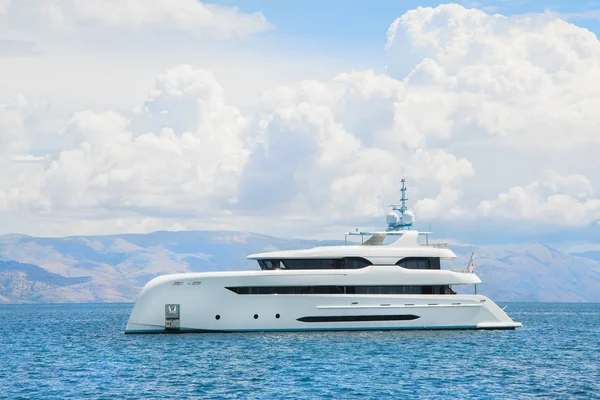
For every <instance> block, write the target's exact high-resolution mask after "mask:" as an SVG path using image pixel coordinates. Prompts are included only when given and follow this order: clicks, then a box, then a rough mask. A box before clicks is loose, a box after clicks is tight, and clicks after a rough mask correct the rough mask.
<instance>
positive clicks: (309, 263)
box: [258, 257, 372, 269]
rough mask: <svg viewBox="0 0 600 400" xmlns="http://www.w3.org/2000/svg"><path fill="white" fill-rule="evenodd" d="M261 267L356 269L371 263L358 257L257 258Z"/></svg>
mask: <svg viewBox="0 0 600 400" xmlns="http://www.w3.org/2000/svg"><path fill="white" fill-rule="evenodd" d="M258 264H259V265H260V268H261V269H277V268H280V269H357V268H364V267H367V266H369V265H372V263H371V262H370V261H367V260H365V259H364V258H359V257H347V258H339V259H286V260H259V261H258Z"/></svg>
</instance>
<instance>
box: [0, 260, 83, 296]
mask: <svg viewBox="0 0 600 400" xmlns="http://www.w3.org/2000/svg"><path fill="white" fill-rule="evenodd" d="M91 279H92V277H91V276H82V277H77V278H67V277H65V276H62V275H59V274H54V273H52V272H48V271H46V270H45V269H43V268H40V267H38V266H37V265H32V264H23V263H20V262H17V261H0V296H2V299H3V300H4V302H7V301H9V300H10V301H11V302H31V301H36V300H39V295H40V294H41V293H47V292H50V291H52V290H55V289H56V288H61V287H65V286H70V287H72V289H74V288H76V287H77V285H80V284H82V283H86V282H89V281H90V280H91Z"/></svg>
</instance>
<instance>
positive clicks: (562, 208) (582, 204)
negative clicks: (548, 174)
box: [478, 174, 600, 226]
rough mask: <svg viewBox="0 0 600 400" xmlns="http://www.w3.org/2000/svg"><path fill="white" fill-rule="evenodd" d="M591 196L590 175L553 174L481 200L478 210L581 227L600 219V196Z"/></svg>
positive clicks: (522, 219) (497, 215)
mask: <svg viewBox="0 0 600 400" xmlns="http://www.w3.org/2000/svg"><path fill="white" fill-rule="evenodd" d="M592 195H593V188H592V187H591V184H590V180H589V179H588V178H587V177H585V176H583V175H580V174H573V175H569V176H560V175H557V174H553V176H552V179H551V180H549V181H545V182H533V183H530V184H529V185H527V186H524V187H523V186H515V187H512V188H510V189H509V191H508V192H506V193H501V194H499V195H498V197H497V198H496V199H494V200H486V201H482V202H481V203H480V204H479V207H478V210H479V212H480V213H481V214H483V215H484V216H488V217H489V216H493V217H499V218H507V219H512V220H521V221H537V222H541V223H544V224H550V225H571V226H581V225H587V224H589V223H590V222H593V221H596V220H598V219H600V199H598V198H594V197H592Z"/></svg>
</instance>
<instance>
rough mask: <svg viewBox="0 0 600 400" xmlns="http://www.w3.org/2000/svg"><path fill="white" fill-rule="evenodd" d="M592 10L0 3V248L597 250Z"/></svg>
mask: <svg viewBox="0 0 600 400" xmlns="http://www.w3.org/2000/svg"><path fill="white" fill-rule="evenodd" d="M599 32H600V2H585V1H584V2H570V1H462V2H458V3H447V4H446V3H439V2H427V1H422V2H416V1H402V2H398V1H384V0H380V1H370V2H367V1H364V2H359V1H356V2H346V1H341V0H331V1H327V2H322V1H313V0H305V1H296V0H289V1H285V2H279V1H266V0H238V1H233V0H218V1H215V2H213V3H207V2H200V1H196V0H171V1H168V2H167V1H161V0H145V1H141V0H120V1H116V0H86V1H81V0H53V1H43V0H18V1H17V0H0V221H2V223H1V224H0V234H6V233H22V234H30V235H37V236H65V235H83V234H87V235H89V234H112V233H127V232H151V231H155V230H159V229H169V230H188V229H189V230H191V229H228V230H247V231H254V232H260V233H264V234H271V235H275V236H282V237H305V238H327V239H332V238H337V237H339V236H340V234H341V233H343V232H345V231H348V230H354V229H355V228H360V229H382V228H384V226H385V213H386V212H387V208H386V206H387V205H388V204H391V203H393V202H395V201H397V199H398V198H399V196H400V192H399V188H400V183H399V181H400V179H401V178H402V177H406V178H407V180H408V186H409V205H410V207H411V208H412V209H413V210H414V212H415V214H416V217H417V223H416V228H417V229H421V230H433V231H435V232H436V233H437V234H438V235H439V236H441V237H444V238H448V239H450V240H452V241H454V242H457V243H473V244H487V245H494V244H503V243H520V242H529V241H537V242H542V243H547V244H553V245H556V246H559V247H561V248H564V249H570V248H573V249H575V248H576V249H577V250H585V249H596V248H600V240H599V239H598V238H600V195H599V194H598V191H599V190H600V158H599V157H598V154H599V153H600V132H599V131H598V126H600V124H599V122H600V114H599V113H598V112H597V111H596V110H598V109H599V108H600V42H599V41H598V38H597V37H598V33H599Z"/></svg>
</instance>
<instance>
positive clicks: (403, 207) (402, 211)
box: [400, 178, 408, 214]
mask: <svg viewBox="0 0 600 400" xmlns="http://www.w3.org/2000/svg"><path fill="white" fill-rule="evenodd" d="M400 182H402V187H401V188H400V191H401V192H402V198H401V199H400V201H401V202H402V207H400V212H401V213H402V214H404V213H405V212H406V200H408V199H407V198H406V189H407V188H406V178H402V180H400Z"/></svg>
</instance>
